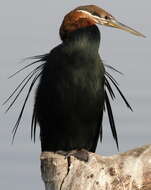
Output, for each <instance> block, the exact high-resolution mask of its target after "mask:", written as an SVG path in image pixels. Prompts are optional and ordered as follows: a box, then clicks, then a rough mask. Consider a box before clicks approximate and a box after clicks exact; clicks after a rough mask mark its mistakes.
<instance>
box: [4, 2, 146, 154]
mask: <svg viewBox="0 0 151 190" xmlns="http://www.w3.org/2000/svg"><path fill="white" fill-rule="evenodd" d="M98 25H104V26H108V27H112V28H117V29H121V30H124V31H127V32H129V33H131V34H133V35H136V36H140V37H145V36H144V35H143V34H142V33H140V32H138V31H136V30H134V29H132V28H130V27H128V26H126V25H124V24H122V23H120V22H119V21H118V20H117V19H116V18H115V17H113V16H112V15H111V14H110V13H108V12H107V11H105V10H104V9H102V8H100V7H98V6H96V5H84V6H79V7H77V8H75V9H73V10H72V11H70V12H69V13H67V14H66V15H65V17H64V19H63V22H62V24H61V26H60V31H59V34H60V39H61V43H60V44H59V45H58V46H56V47H54V48H53V49H52V50H51V51H50V52H49V53H46V54H44V55H38V56H34V57H32V58H33V59H35V60H34V61H33V62H32V63H30V64H29V65H26V66H25V67H23V68H22V69H20V70H19V71H17V72H16V73H15V74H13V75H12V76H14V75H16V74H17V73H18V72H20V71H22V70H24V69H26V68H27V67H30V66H31V65H35V64H37V63H40V65H38V66H37V67H36V68H34V70H32V71H31V72H30V73H29V74H28V75H27V76H26V77H25V78H24V79H23V81H22V82H21V83H20V84H19V85H18V86H17V88H16V89H15V90H14V92H13V93H12V94H11V95H10V96H9V98H8V99H7V100H6V101H5V102H4V103H7V102H8V101H9V100H10V99H11V98H12V97H13V96H14V95H15V94H16V93H17V91H18V93H17V95H16V96H15V98H14V99H13V101H12V102H11V104H10V106H9V107H8V109H7V111H8V110H9V109H10V108H11V107H12V105H14V103H15V102H16V100H17V98H18V97H19V95H20V94H21V92H22V91H23V89H24V88H25V86H26V85H27V83H29V81H31V80H32V82H31V84H30V87H29V89H28V91H27V96H26V98H25V101H24V103H23V106H22V109H21V112H20V114H19V117H18V119H17V122H16V124H15V126H14V129H13V138H14V136H15V134H16V131H17V129H18V126H19V124H20V120H21V118H22V115H23V112H24V109H25V106H26V103H27V100H28V98H29V95H30V93H31V91H32V89H33V86H35V83H36V82H37V81H38V84H37V88H36V92H35V99H34V107H33V115H32V122H31V136H32V137H34V139H35V133H36V128H37V125H39V127H40V140H41V150H42V151H53V152H57V151H66V152H70V151H73V150H86V151H90V152H95V151H96V147H97V144H98V141H99V138H100V141H102V134H103V128H102V120H103V114H104V111H107V113H108V118H109V123H110V127H111V131H112V135H113V138H114V140H115V142H116V145H117V148H119V145H118V137H117V132H116V128H115V122H114V116H113V112H112V107H111V104H110V99H113V100H114V99H115V93H114V91H113V89H112V87H113V86H114V87H115V88H116V89H117V91H118V92H119V94H120V95H121V97H122V99H123V100H124V102H125V104H126V106H127V107H128V108H129V109H131V110H132V108H131V106H130V104H129V103H128V101H127V100H126V98H125V96H124V95H123V93H122V91H121V90H120V88H119V86H118V83H117V81H116V80H115V79H114V77H113V76H112V75H111V74H110V73H109V72H107V71H106V67H109V68H110V69H112V70H114V71H117V72H119V71H118V70H116V69H115V68H113V67H112V66H109V65H105V64H104V63H103V61H102V59H101V57H100V55H99V47H100V41H101V34H100V30H99V27H98ZM12 76H11V77H12Z"/></svg>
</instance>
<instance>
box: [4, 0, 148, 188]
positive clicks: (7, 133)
mask: <svg viewBox="0 0 151 190" xmlns="http://www.w3.org/2000/svg"><path fill="white" fill-rule="evenodd" d="M82 4H96V5H99V6H101V7H103V8H104V9H106V10H108V11H109V12H111V13H112V15H114V16H115V17H116V18H117V19H119V20H120V21H121V22H123V23H124V24H127V25H128V26H131V27H133V28H135V29H138V30H139V31H140V32H142V33H144V34H145V35H146V36H147V38H138V37H136V36H133V35H131V34H129V33H126V32H123V31H119V30H116V29H113V28H107V27H99V28H100V31H101V35H102V39H101V48H100V53H101V57H102V59H103V60H104V62H105V63H106V64H110V65H112V66H114V67H116V68H118V69H119V70H120V71H122V72H123V73H124V75H123V76H120V75H118V74H116V73H113V75H114V76H115V78H116V79H117V80H118V81H119V83H120V87H121V89H122V91H123V92H124V94H125V95H126V97H127V99H128V100H129V102H130V103H131V105H132V107H133V109H134V112H133V113H132V112H130V111H129V110H128V109H126V107H125V105H124V104H123V102H122V101H121V99H120V97H118V100H117V101H115V102H114V103H113V110H114V116H115V120H116V125H117V131H118V136H119V143H120V152H123V151H126V150H129V149H132V148H135V147H138V146H141V145H144V144H149V143H151V140H150V139H151V124H150V123H151V110H150V109H151V108H150V107H151V61H150V60H151V58H150V57H151V20H150V18H151V12H150V7H151V2H150V1H145V2H144V1H138V0H133V1H131V0H127V1H120V0H116V1H115V0H114V1H103V0H100V1H96V0H95V1H90V0H89V1H88V0H85V1H80V0H76V1H75V0H74V1H66V0H62V1H60V0H55V1H50V0H49V1H48V0H45V1H35V0H26V1H20V0H13V1H8V0H5V1H4V0H1V6H0V23H1V24H0V25H1V26H0V52H1V54H0V68H1V69H0V104H2V103H3V102H4V100H5V99H6V97H8V96H9V94H10V93H11V92H12V90H13V89H14V88H15V87H16V86H17V84H19V82H20V81H21V80H22V78H23V77H24V76H25V73H21V74H19V75H18V76H16V77H15V78H13V79H11V80H8V79H7V78H8V76H9V75H10V74H12V73H14V72H15V71H16V70H18V68H21V67H22V65H24V63H22V62H21V60H22V59H23V58H25V57H28V56H33V55H37V54H43V53H47V52H48V51H49V50H50V49H52V47H54V46H56V45H57V44H58V43H60V39H59V35H58V31H59V26H60V24H61V22H62V20H63V16H64V15H65V14H66V13H67V12H68V11H70V10H71V9H73V8H75V7H77V6H79V5H82ZM25 64H27V63H25ZM24 95H25V94H24ZM24 97H25V96H22V97H21V98H20V100H19V101H18V102H17V104H16V106H15V107H13V109H12V110H11V112H9V113H8V114H4V110H5V107H3V106H0V189H5V190H7V189H13V190H19V189H22V190H26V189H31V190H33V189H37V190H41V189H44V186H43V183H42V180H41V177H40V161H39V156H40V142H39V137H38V136H39V135H38V134H39V132H38V131H37V140H36V143H35V144H34V143H33V142H31V141H30V121H31V110H32V106H33V97H34V93H33V94H32V96H31V98H30V100H29V102H28V105H27V108H26V110H25V114H24V118H23V120H22V122H21V125H20V129H19V131H18V133H17V135H16V139H15V142H14V144H13V145H12V144H11V138H12V136H11V130H12V127H13V125H14V123H15V120H16V118H17V116H18V113H19V111H20V109H21V105H22V102H23V98H24ZM97 152H98V153H99V154H103V155H112V154H116V153H117V150H116V146H115V143H114V141H113V139H112V137H111V131H110V129H109V124H108V121H107V119H106V116H105V117H104V138H103V144H102V145H100V144H99V145H98V149H97Z"/></svg>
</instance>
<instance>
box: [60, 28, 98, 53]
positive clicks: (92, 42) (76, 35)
mask: <svg viewBox="0 0 151 190" xmlns="http://www.w3.org/2000/svg"><path fill="white" fill-rule="evenodd" d="M63 42H64V43H66V44H68V45H69V44H70V45H71V46H72V49H73V47H77V48H80V49H83V48H84V49H85V48H89V49H92V50H93V51H94V49H95V50H97V51H98V49H99V44H100V32H99V30H98V28H97V26H95V25H94V26H89V27H83V28H80V29H77V30H75V31H73V32H68V33H67V34H66V38H65V39H64V40H63Z"/></svg>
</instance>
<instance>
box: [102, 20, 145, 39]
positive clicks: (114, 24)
mask: <svg viewBox="0 0 151 190" xmlns="http://www.w3.org/2000/svg"><path fill="white" fill-rule="evenodd" d="M100 24H102V23H100ZM103 25H106V26H110V27H114V28H118V29H120V30H124V31H126V32H130V33H131V34H134V35H136V36H141V37H145V36H144V35H143V34H142V33H140V32H138V31H136V30H134V29H133V28H130V27H129V26H126V25H124V24H122V23H120V22H118V21H117V20H116V19H115V18H110V19H108V20H106V22H105V21H104V23H103Z"/></svg>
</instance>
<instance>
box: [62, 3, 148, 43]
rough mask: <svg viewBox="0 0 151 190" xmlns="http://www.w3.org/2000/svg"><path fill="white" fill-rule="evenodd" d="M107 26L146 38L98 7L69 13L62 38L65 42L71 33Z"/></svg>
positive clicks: (86, 7) (89, 7) (78, 9)
mask: <svg viewBox="0 0 151 190" xmlns="http://www.w3.org/2000/svg"><path fill="white" fill-rule="evenodd" d="M96 24H99V25H105V26H110V27H114V28H118V29H121V30H124V31H127V32H130V33H132V34H134V35H136V36H141V37H145V36H144V35H143V34H141V33H140V32H138V31H136V30H134V29H132V28H130V27H128V26H126V25H124V24H122V23H120V22H119V21H117V20H116V18H115V17H113V16H112V15H111V14H110V13H108V12H107V11H105V10H104V9H102V8H100V7H98V6H96V5H87V6H80V7H77V8H76V9H74V10H72V11H71V12H69V13H68V14H67V15H66V16H65V17H64V20H63V23H62V25H61V27H60V36H61V39H62V40H64V39H65V38H66V36H67V34H68V33H69V32H73V31H75V30H77V29H80V28H82V27H88V26H92V25H96Z"/></svg>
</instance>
